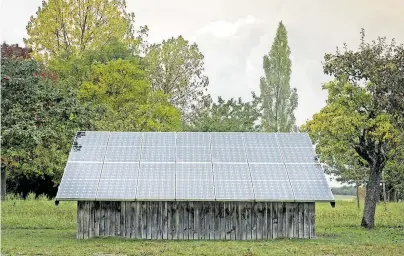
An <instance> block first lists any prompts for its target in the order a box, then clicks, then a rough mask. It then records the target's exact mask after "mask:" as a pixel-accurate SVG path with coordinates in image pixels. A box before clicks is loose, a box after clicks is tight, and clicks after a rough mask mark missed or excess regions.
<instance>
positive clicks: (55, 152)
mask: <svg viewBox="0 0 404 256" xmlns="http://www.w3.org/2000/svg"><path fill="white" fill-rule="evenodd" d="M11 48H14V49H11ZM10 50H11V52H14V53H13V54H7V52H10ZM27 52H28V51H27V50H26V49H22V50H21V48H20V47H18V46H8V45H6V44H3V46H2V58H1V74H2V79H1V94H2V95H1V96H2V101H1V110H2V113H1V134H2V141H1V150H2V152H1V153H2V157H1V160H2V166H3V167H4V168H6V170H7V172H8V177H9V182H11V183H13V184H14V186H12V188H14V189H16V188H18V187H19V183H20V181H21V180H24V179H31V184H32V183H34V181H35V180H38V179H51V180H52V181H53V184H57V183H58V182H59V180H60V178H61V174H62V171H63V168H64V164H65V161H66V159H67V154H68V152H69V149H70V146H71V143H72V140H73V137H74V134H75V132H76V131H77V130H80V129H86V128H88V129H90V128H91V113H92V112H91V109H89V108H87V107H84V106H82V105H81V104H79V102H78V100H76V98H75V95H74V93H73V92H71V91H70V92H61V91H60V90H59V89H58V88H57V86H56V81H55V80H54V77H53V76H52V74H51V73H49V72H47V71H46V70H45V69H44V68H43V67H42V66H41V65H40V64H39V63H37V62H36V61H34V60H32V59H29V57H27V54H26V53H27ZM15 53H18V54H15ZM20 188H21V187H20ZM23 189H24V188H23ZM25 189H29V188H28V187H27V188H25ZM26 192H28V191H26Z"/></svg>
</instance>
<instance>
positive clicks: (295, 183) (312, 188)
mask: <svg viewBox="0 0 404 256" xmlns="http://www.w3.org/2000/svg"><path fill="white" fill-rule="evenodd" d="M290 183H291V185H292V189H293V192H294V195H295V200H297V201H334V200H335V199H334V196H333V195H332V193H331V190H330V187H329V186H328V183H327V181H326V180H325V179H323V180H291V181H290Z"/></svg>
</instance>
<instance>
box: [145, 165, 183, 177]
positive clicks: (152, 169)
mask: <svg viewBox="0 0 404 256" xmlns="http://www.w3.org/2000/svg"><path fill="white" fill-rule="evenodd" d="M139 179H164V180H174V179H175V163H142V164H140V169H139Z"/></svg>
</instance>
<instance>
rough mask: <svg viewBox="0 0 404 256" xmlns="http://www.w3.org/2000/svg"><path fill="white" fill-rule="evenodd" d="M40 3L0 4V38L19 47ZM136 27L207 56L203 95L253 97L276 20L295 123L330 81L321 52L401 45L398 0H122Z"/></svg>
mask: <svg viewBox="0 0 404 256" xmlns="http://www.w3.org/2000/svg"><path fill="white" fill-rule="evenodd" d="M41 2H42V0H25V1H24V0H2V1H1V13H0V14H1V15H0V25H1V42H3V41H6V42H7V43H9V44H10V43H19V44H23V40H22V39H23V37H25V36H26V31H25V26H26V25H27V23H28V21H29V18H30V16H31V15H34V14H35V12H36V11H37V9H38V7H39V6H40V4H41ZM127 10H128V11H130V12H134V13H135V15H136V25H137V26H141V25H147V26H148V27H149V30H150V31H149V37H148V41H149V42H150V43H153V42H156V43H158V42H161V41H162V40H164V39H168V38H170V37H177V36H179V35H182V36H183V37H184V38H185V39H187V40H189V41H191V42H195V43H197V44H198V46H199V49H200V51H201V52H202V53H203V54H204V56H205V72H206V73H205V74H206V75H207V76H208V77H209V81H210V84H209V87H208V92H209V93H210V94H211V95H212V96H213V97H214V98H216V97H217V96H222V97H223V98H225V99H229V98H232V97H236V98H237V97H242V98H243V99H244V100H249V99H251V91H254V92H256V93H257V94H259V80H260V77H261V76H263V69H262V61H263V56H264V55H265V54H267V53H268V52H269V49H270V47H271V44H272V42H273V39H274V36H275V33H276V28H277V26H278V23H279V22H280V21H282V22H283V24H284V25H285V27H286V29H287V31H288V40H289V46H290V49H291V56H290V58H291V61H292V75H291V87H295V88H297V92H298V95H299V106H298V108H297V110H296V119H297V124H298V125H301V124H303V123H304V122H305V121H306V120H308V119H311V117H312V115H313V114H314V113H316V112H318V111H320V110H321V108H322V107H324V106H325V100H326V98H327V92H326V91H323V90H322V89H321V86H322V84H323V83H325V82H327V81H329V80H330V79H331V78H330V77H328V76H326V75H324V74H323V70H322V60H323V57H324V54H325V53H334V52H335V50H336V47H337V46H338V47H342V46H343V43H347V44H348V47H349V48H352V49H356V48H357V47H358V45H359V39H360V31H361V28H364V29H365V31H366V39H367V41H371V40H375V39H377V37H378V36H382V37H384V36H385V37H387V39H388V40H391V39H392V38H395V39H396V41H397V42H398V43H404V15H403V14H402V11H403V10H404V1H403V0H385V1H380V0H355V1H351V0H338V1H324V0H305V1H294V0H277V1H275V0H203V1H196V0H170V1H166V0H136V1H130V0H127Z"/></svg>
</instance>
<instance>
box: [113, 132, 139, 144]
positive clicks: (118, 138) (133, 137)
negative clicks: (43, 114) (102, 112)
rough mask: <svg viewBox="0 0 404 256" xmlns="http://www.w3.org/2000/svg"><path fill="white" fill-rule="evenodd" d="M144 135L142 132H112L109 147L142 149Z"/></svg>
mask: <svg viewBox="0 0 404 256" xmlns="http://www.w3.org/2000/svg"><path fill="white" fill-rule="evenodd" d="M141 146H142V133H140V132H111V134H110V137H109V141H108V147H141Z"/></svg>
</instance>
